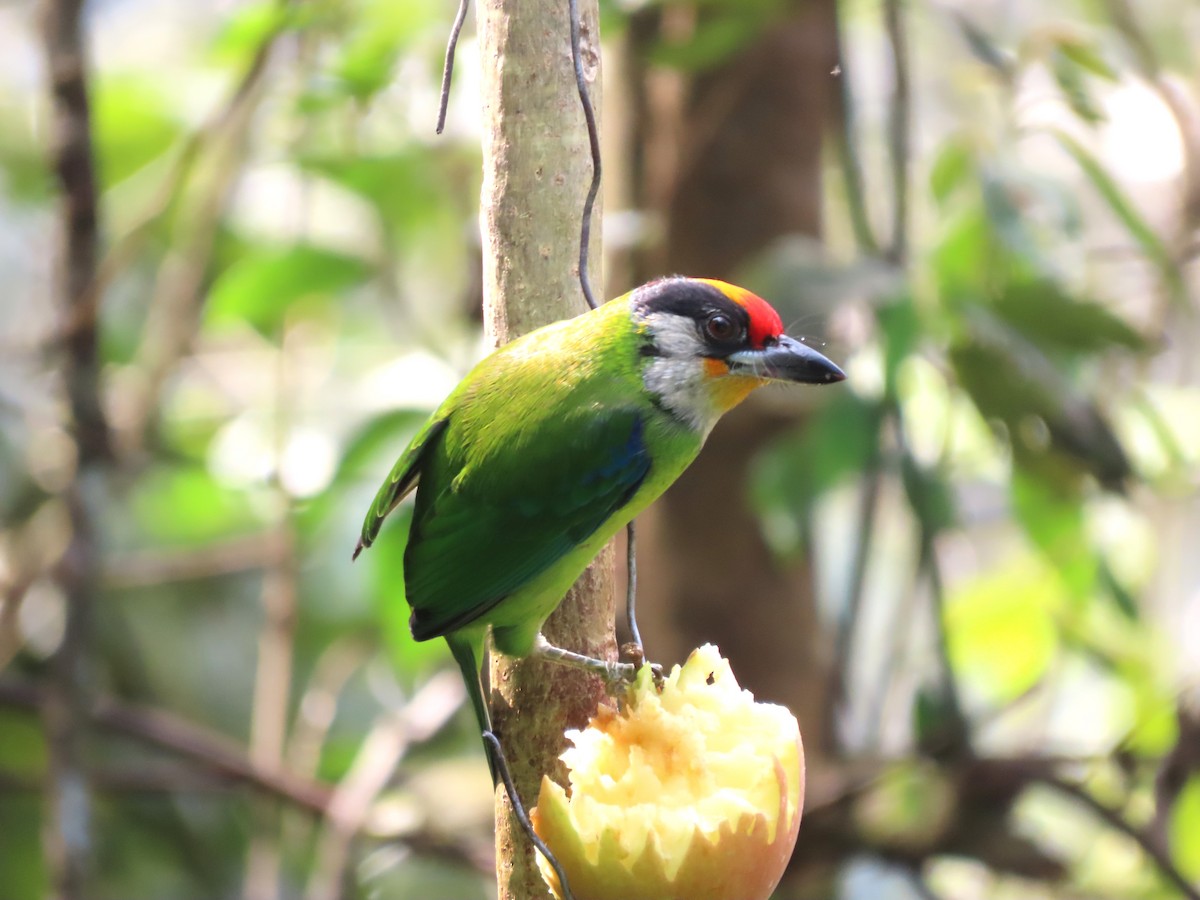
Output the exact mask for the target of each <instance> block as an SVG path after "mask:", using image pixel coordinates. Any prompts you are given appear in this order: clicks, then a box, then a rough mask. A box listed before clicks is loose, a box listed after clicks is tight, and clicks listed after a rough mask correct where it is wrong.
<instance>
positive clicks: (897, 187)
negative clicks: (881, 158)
mask: <svg viewBox="0 0 1200 900" xmlns="http://www.w3.org/2000/svg"><path fill="white" fill-rule="evenodd" d="M883 19H884V27H885V29H886V30H887V35H888V41H889V43H891V45H892V102H891V104H890V106H889V113H888V114H889V121H888V132H889V145H890V152H891V163H892V240H891V245H890V246H889V247H888V251H887V258H888V259H889V260H890V261H891V262H893V263H896V264H897V265H899V264H902V263H903V262H904V260H905V259H906V258H907V256H908V197H909V191H908V163H909V156H910V153H911V147H910V133H909V132H910V122H909V119H910V117H911V113H912V97H911V87H910V79H909V71H908V69H909V61H908V36H907V33H906V32H905V28H904V12H903V10H902V8H901V0H884V4H883Z"/></svg>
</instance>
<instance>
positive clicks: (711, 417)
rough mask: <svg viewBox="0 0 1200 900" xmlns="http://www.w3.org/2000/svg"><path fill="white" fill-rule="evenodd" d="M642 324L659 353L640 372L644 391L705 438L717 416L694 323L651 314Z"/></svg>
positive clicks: (680, 317)
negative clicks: (652, 338) (645, 326)
mask: <svg viewBox="0 0 1200 900" xmlns="http://www.w3.org/2000/svg"><path fill="white" fill-rule="evenodd" d="M645 322H646V325H647V328H648V330H649V331H650V333H651V335H653V337H654V345H655V347H656V348H657V350H658V354H659V355H658V356H656V357H653V358H651V359H650V360H649V362H648V363H647V364H646V367H645V369H644V370H643V373H642V382H643V384H644V385H645V386H646V390H647V391H649V392H650V394H652V395H653V396H654V397H656V398H657V400H658V402H659V403H660V404H661V405H662V406H664V407H666V408H667V409H668V410H670V412H671V413H672V414H673V415H674V416H675V417H676V418H678V419H680V420H682V421H683V422H685V423H686V424H687V425H688V426H689V427H691V428H693V429H695V430H696V431H699V432H700V433H701V434H702V435H707V434H708V432H710V431H711V430H712V427H713V425H715V424H716V422H717V419H718V418H720V413H719V411H717V410H716V409H715V408H714V405H713V402H712V397H711V396H710V395H709V389H708V383H707V378H708V376H707V375H706V374H705V371H704V358H703V357H702V356H701V355H700V353H701V350H702V349H703V344H702V343H701V341H700V338H699V336H698V335H697V334H696V325H695V323H694V322H693V321H692V320H691V319H688V318H685V317H683V316H676V315H670V314H668V313H654V314H652V315H649V316H647V317H646V319H645Z"/></svg>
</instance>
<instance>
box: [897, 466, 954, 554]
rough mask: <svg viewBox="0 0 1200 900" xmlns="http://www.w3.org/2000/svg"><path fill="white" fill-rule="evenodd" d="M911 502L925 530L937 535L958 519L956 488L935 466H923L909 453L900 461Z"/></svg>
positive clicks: (905, 488)
mask: <svg viewBox="0 0 1200 900" xmlns="http://www.w3.org/2000/svg"><path fill="white" fill-rule="evenodd" d="M900 473H901V478H902V480H903V482H904V493H905V496H906V497H907V498H908V505H909V507H910V508H911V509H912V511H913V514H914V515H915V516H916V517H917V521H919V522H920V523H921V528H922V529H923V530H924V531H925V533H926V534H928V535H930V536H931V537H932V536H935V535H937V534H939V533H941V532H943V531H946V530H947V529H950V528H953V527H954V525H955V524H956V523H957V522H958V511H957V508H956V506H955V503H954V491H953V488H951V486H950V484H949V482H947V481H946V479H945V478H944V477H942V475H941V474H940V473H939V472H937V471H936V470H934V469H929V468H924V467H922V466H921V465H920V464H918V463H917V461H916V460H915V459H913V458H912V456H910V455H909V454H907V453H906V454H904V457H903V459H902V460H901V463H900Z"/></svg>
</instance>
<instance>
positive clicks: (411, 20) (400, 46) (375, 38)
mask: <svg viewBox="0 0 1200 900" xmlns="http://www.w3.org/2000/svg"><path fill="white" fill-rule="evenodd" d="M359 7H360V8H359V9H358V11H357V12H358V15H357V16H356V17H355V20H354V23H355V27H354V29H353V31H352V33H351V34H350V35H349V37H348V38H347V39H346V41H345V43H344V44H343V45H342V47H341V52H340V54H339V57H338V59H337V61H336V62H335V63H334V66H333V74H334V76H335V77H337V78H338V79H339V80H340V81H341V82H342V83H343V85H344V86H345V88H346V90H347V92H348V93H349V94H351V95H352V96H354V97H356V98H358V99H360V100H364V99H367V98H369V97H370V96H372V95H373V94H376V93H378V92H379V91H380V90H382V89H383V88H384V87H386V86H387V85H388V84H389V83H390V82H391V81H392V70H393V68H394V67H395V65H396V61H397V60H398V59H399V58H400V55H401V53H403V52H404V50H405V49H406V48H407V47H408V46H409V44H410V43H411V42H412V41H413V39H414V38H416V37H417V36H418V35H419V34H420V33H421V30H422V29H423V28H424V27H425V26H426V25H429V24H431V23H432V22H434V21H436V20H437V19H436V16H437V15H438V14H440V9H439V8H438V7H436V6H434V4H433V3H431V2H429V0H406V2H403V3H396V2H393V0H362V2H361V3H360V4H359Z"/></svg>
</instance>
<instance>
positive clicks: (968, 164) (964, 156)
mask: <svg viewBox="0 0 1200 900" xmlns="http://www.w3.org/2000/svg"><path fill="white" fill-rule="evenodd" d="M974 169H975V157H974V154H973V153H972V152H971V147H970V145H969V144H968V143H967V141H966V140H964V139H963V138H961V137H954V138H950V139H949V140H947V141H945V142H944V143H943V144H942V146H941V149H939V150H938V153H937V156H936V157H935V158H934V160H933V165H932V166H931V167H930V169H929V190H930V193H932V194H933V199H934V200H936V201H937V202H938V203H939V204H941V205H945V203H946V201H947V200H949V199H950V197H951V196H953V195H954V194H955V193H956V192H957V191H958V190H959V189H960V188H962V187H963V185H965V184H967V183H968V179H969V176H970V175H971V174H972V173H973V172H974Z"/></svg>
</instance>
